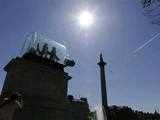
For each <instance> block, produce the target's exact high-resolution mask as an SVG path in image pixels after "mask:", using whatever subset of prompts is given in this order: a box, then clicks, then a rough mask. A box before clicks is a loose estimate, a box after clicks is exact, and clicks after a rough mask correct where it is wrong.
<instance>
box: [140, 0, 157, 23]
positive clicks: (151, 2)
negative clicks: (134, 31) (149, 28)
mask: <svg viewBox="0 0 160 120" xmlns="http://www.w3.org/2000/svg"><path fill="white" fill-rule="evenodd" d="M140 3H141V6H142V10H143V13H144V15H145V16H147V17H148V18H149V19H150V20H151V23H152V24H157V25H160V0H140Z"/></svg>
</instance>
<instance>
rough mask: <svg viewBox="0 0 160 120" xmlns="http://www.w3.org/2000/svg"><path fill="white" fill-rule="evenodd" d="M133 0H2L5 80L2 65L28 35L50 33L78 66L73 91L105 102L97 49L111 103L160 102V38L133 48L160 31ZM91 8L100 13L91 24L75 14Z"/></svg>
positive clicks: (0, 43)
mask: <svg viewBox="0 0 160 120" xmlns="http://www.w3.org/2000/svg"><path fill="white" fill-rule="evenodd" d="M137 1H138V0H137ZM137 1H133V0H79V1H78V0H63V1H60V0H14V1H13V0H0V35H1V39H0V55H1V57H0V80H1V81H0V86H1V87H2V85H3V82H4V79H5V72H4V71H3V67H4V66H5V65H6V64H7V63H8V62H9V60H10V59H11V58H12V57H16V56H18V55H19V53H20V50H21V47H22V44H23V43H24V38H25V36H26V35H27V34H28V33H30V32H34V31H37V32H41V33H45V34H46V35H47V36H48V37H49V38H51V39H53V40H56V41H57V42H60V43H62V44H64V45H66V47H67V48H68V50H69V53H70V55H71V57H72V58H74V60H75V61H76V63H77V64H76V66H75V67H74V68H70V69H69V70H68V72H69V73H70V74H71V75H72V77H73V79H72V80H71V81H70V82H69V93H71V94H74V95H75V96H76V97H79V96H85V97H87V98H88V100H89V103H90V105H91V107H94V106H96V105H97V104H100V81H99V69H98V66H97V64H96V63H97V62H98V55H99V53H100V52H102V53H103V55H104V59H105V61H106V62H108V68H107V79H108V103H109V104H110V105H120V106H121V105H128V106H130V107H132V108H134V109H137V110H144V111H153V110H154V109H155V108H157V107H159V106H160V103H159V101H160V96H159V91H160V87H159V86H160V74H159V69H160V68H159V66H160V62H159V61H160V47H159V43H160V41H159V39H158V38H157V39H155V40H154V41H152V42H151V43H150V46H147V47H145V48H144V49H142V50H141V51H139V52H138V53H137V54H136V55H135V54H133V51H134V50H135V49H137V48H138V47H139V46H141V45H142V44H144V43H145V42H147V41H148V40H149V39H150V38H152V37H153V36H154V35H156V34H157V33H159V30H160V26H158V25H153V24H151V22H150V20H149V19H148V18H147V17H146V16H144V15H143V14H142V10H141V8H140V6H139V4H138V2H137ZM85 9H88V10H90V11H91V12H94V14H95V16H96V21H95V24H94V25H93V26H92V27H91V28H90V29H88V30H83V29H82V28H80V27H79V26H78V25H77V23H76V21H75V17H76V14H77V13H78V12H80V11H81V10H85Z"/></svg>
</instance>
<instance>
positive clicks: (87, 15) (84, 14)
mask: <svg viewBox="0 0 160 120" xmlns="http://www.w3.org/2000/svg"><path fill="white" fill-rule="evenodd" d="M93 23H94V16H93V14H92V13H91V12H89V11H87V10H84V11H81V12H80V13H79V15H78V24H79V25H80V26H81V27H83V28H89V27H90V26H92V25H93Z"/></svg>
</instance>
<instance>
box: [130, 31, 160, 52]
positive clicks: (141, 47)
mask: <svg viewBox="0 0 160 120" xmlns="http://www.w3.org/2000/svg"><path fill="white" fill-rule="evenodd" d="M159 35H160V33H157V34H156V35H155V36H153V37H152V38H151V39H149V40H148V41H147V42H146V43H144V44H143V45H141V46H140V47H138V48H137V49H136V50H134V51H133V53H134V54H135V53H137V52H139V51H140V50H142V49H143V48H144V47H145V46H147V45H148V44H149V43H151V42H152V41H153V40H155V38H157V37H158V36H159Z"/></svg>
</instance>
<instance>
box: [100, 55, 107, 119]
mask: <svg viewBox="0 0 160 120" xmlns="http://www.w3.org/2000/svg"><path fill="white" fill-rule="evenodd" d="M98 65H99V67H100V79H101V95H102V98H101V99H102V107H103V110H104V113H105V115H106V117H107V120H108V102H107V89H106V78H105V65H106V63H105V62H104V60H103V57H102V54H100V61H99V62H98Z"/></svg>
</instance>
